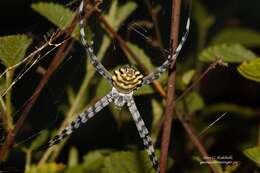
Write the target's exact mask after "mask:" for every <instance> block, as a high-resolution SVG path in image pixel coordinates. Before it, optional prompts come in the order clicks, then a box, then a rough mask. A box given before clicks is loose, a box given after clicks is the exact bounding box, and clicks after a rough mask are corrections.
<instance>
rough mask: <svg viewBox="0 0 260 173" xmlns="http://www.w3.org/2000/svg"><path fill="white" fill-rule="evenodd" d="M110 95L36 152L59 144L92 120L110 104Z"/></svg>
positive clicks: (81, 114)
mask: <svg viewBox="0 0 260 173" xmlns="http://www.w3.org/2000/svg"><path fill="white" fill-rule="evenodd" d="M112 99H113V97H112V93H111V92H110V93H109V94H107V95H106V96H104V97H103V98H102V99H100V100H99V101H98V102H96V104H95V105H94V106H92V107H90V108H88V109H87V110H86V111H84V112H82V113H80V114H79V115H78V116H77V117H76V119H75V120H73V121H72V122H71V123H70V124H69V125H68V126H67V127H66V128H65V129H63V130H62V131H61V132H60V133H59V134H58V135H56V136H55V137H54V138H52V139H51V140H50V141H49V142H48V143H47V144H45V145H43V146H41V147H40V148H39V149H37V151H41V150H44V149H47V148H49V147H52V146H53V145H56V144H58V143H60V142H61V141H62V140H63V139H64V138H65V137H67V136H69V135H70V134H71V133H73V132H74V131H76V130H77V129H78V128H79V127H80V126H81V125H82V124H84V123H86V122H87V121H88V120H89V119H90V118H92V117H93V116H94V115H95V114H97V113H98V112H99V111H100V110H102V109H103V108H104V107H106V106H107V105H109V103H111V102H112Z"/></svg>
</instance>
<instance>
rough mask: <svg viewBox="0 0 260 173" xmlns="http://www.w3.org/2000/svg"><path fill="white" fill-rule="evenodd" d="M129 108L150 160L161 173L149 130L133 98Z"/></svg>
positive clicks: (128, 103)
mask: <svg viewBox="0 0 260 173" xmlns="http://www.w3.org/2000/svg"><path fill="white" fill-rule="evenodd" d="M127 106H128V109H129V111H130V112H131V114H132V117H133V119H134V121H135V125H136V127H137V130H138V132H139V135H140V137H141V139H142V140H143V144H144V147H145V149H146V151H147V153H148V155H149V158H150V160H151V161H152V164H153V167H154V169H155V170H156V171H157V172H160V168H159V162H158V159H157V157H156V156H155V152H154V148H153V143H152V139H151V137H150V136H149V132H148V129H147V128H146V126H145V124H144V121H143V119H142V117H141V116H140V113H139V111H138V109H137V107H136V105H135V102H134V99H133V98H132V97H131V99H130V100H128V102H127Z"/></svg>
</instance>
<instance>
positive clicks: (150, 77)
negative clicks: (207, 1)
mask: <svg viewBox="0 0 260 173" xmlns="http://www.w3.org/2000/svg"><path fill="white" fill-rule="evenodd" d="M190 9H191V7H190ZM190 11H191V10H190ZM190 13H191V12H189V17H188V19H187V22H186V31H185V33H184V35H183V36H182V38H181V41H180V43H179V45H178V47H177V48H176V50H175V51H174V52H173V53H172V54H170V55H168V57H167V59H166V61H164V63H163V64H162V65H161V66H160V67H158V68H156V70H155V71H154V72H152V73H150V74H149V75H147V76H145V77H144V79H143V82H142V84H141V85H140V87H142V86H144V85H147V84H150V83H151V82H153V81H154V80H156V79H158V78H159V77H160V76H161V74H162V73H163V72H165V71H166V70H167V69H168V68H169V65H170V64H171V63H172V61H174V60H176V59H177V57H178V55H179V53H180V51H181V49H182V47H183V45H184V43H185V41H186V40H187V37H188V35H189V30H190V16H191V14H190Z"/></svg>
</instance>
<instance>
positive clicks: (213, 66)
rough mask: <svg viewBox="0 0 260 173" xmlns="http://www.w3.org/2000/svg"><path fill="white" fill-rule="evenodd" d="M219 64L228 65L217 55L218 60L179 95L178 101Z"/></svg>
mask: <svg viewBox="0 0 260 173" xmlns="http://www.w3.org/2000/svg"><path fill="white" fill-rule="evenodd" d="M217 65H222V66H226V64H224V63H223V61H222V59H221V58H219V57H217V58H216V60H215V61H214V62H213V63H211V64H210V65H209V67H208V68H207V69H206V70H205V71H204V72H203V73H202V74H201V75H200V76H199V77H198V79H196V80H195V81H194V82H193V83H192V85H190V86H189V87H188V88H187V89H185V91H184V92H183V93H182V94H181V95H180V96H178V97H177V99H176V102H178V101H180V100H181V99H182V98H183V97H184V96H185V95H186V94H187V93H188V92H190V90H192V89H193V88H194V87H195V86H196V85H197V84H198V83H199V82H200V81H201V80H202V79H203V78H204V77H205V76H206V75H207V74H208V73H209V71H211V70H212V69H214V68H216V66H217Z"/></svg>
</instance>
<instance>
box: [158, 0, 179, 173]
mask: <svg viewBox="0 0 260 173" xmlns="http://www.w3.org/2000/svg"><path fill="white" fill-rule="evenodd" d="M180 5H181V0H172V17H171V36H170V43H173V44H172V45H171V46H172V47H171V49H170V50H175V49H176V48H177V45H178V34H179V18H180ZM175 80H176V63H175V61H174V62H173V63H172V64H171V67H170V71H169V78H168V84H167V94H166V110H165V116H164V122H163V132H162V133H163V134H162V143H161V157H160V167H161V173H165V172H166V168H167V160H168V150H169V143H170V136H171V128H172V117H173V116H172V113H173V110H174V108H175V101H174V97H175ZM172 103H173V104H172Z"/></svg>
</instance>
